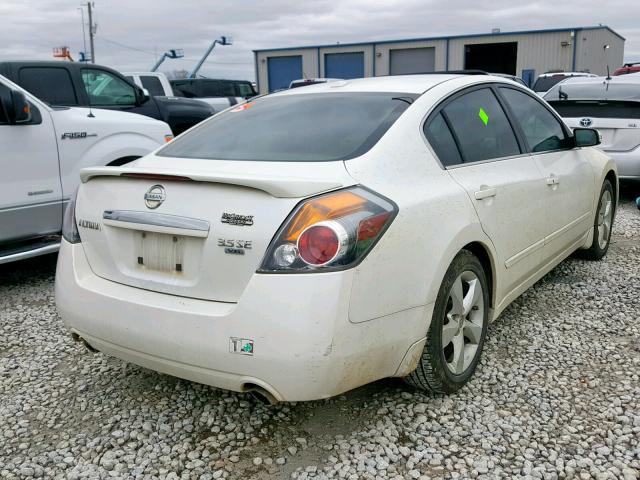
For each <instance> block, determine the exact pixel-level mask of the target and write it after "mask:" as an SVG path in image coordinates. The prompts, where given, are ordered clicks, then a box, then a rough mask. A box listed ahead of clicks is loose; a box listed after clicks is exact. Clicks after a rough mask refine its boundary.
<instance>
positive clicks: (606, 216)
mask: <svg viewBox="0 0 640 480" xmlns="http://www.w3.org/2000/svg"><path fill="white" fill-rule="evenodd" d="M615 209H616V205H615V200H614V195H613V186H612V185H611V182H610V181H609V180H605V181H604V183H603V184H602V190H601V191H600V200H599V201H598V210H597V212H596V218H595V221H594V225H593V241H592V242H591V247H589V248H588V249H587V250H580V251H579V253H580V256H581V257H582V258H586V259H588V260H600V259H601V258H602V257H604V256H605V255H606V254H607V250H609V243H610V241H611V230H612V227H613V216H614V213H615Z"/></svg>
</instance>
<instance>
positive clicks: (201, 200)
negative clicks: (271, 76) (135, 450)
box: [56, 74, 618, 402]
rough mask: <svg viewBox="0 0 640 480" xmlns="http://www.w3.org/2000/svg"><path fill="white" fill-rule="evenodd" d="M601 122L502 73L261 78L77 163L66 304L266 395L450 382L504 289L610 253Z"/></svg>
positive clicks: (132, 351)
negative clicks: (564, 112)
mask: <svg viewBox="0 0 640 480" xmlns="http://www.w3.org/2000/svg"><path fill="white" fill-rule="evenodd" d="M246 132H251V141H250V142H248V141H247V140H246ZM597 143H598V134H597V132H596V131H595V130H592V129H576V130H575V131H574V132H573V133H572V132H571V130H569V129H568V128H567V127H566V126H565V125H564V123H563V122H562V120H561V119H560V118H559V117H558V116H557V115H556V113H555V112H554V111H553V110H552V109H551V108H550V107H549V106H548V105H547V104H546V103H545V102H544V101H542V100H541V99H539V98H538V97H537V96H536V95H535V94H533V92H531V91H530V90H528V89H525V88H523V87H521V86H519V85H517V84H515V83H514V82H512V81H510V80H506V79H503V78H499V77H493V76H484V75H483V76H478V75H468V76H465V75H453V74H451V75H440V74H433V75H407V76H396V77H376V78H367V79H359V80H349V81H344V82H341V83H340V84H336V83H326V84H320V85H313V86H309V87H306V88H300V89H292V90H286V91H283V92H280V93H276V94H272V95H267V96H264V97H259V98H256V99H254V100H252V101H249V102H246V103H244V104H241V105H238V106H237V107H235V108H232V109H229V110H227V111H225V112H222V113H220V114H218V115H216V116H215V117H212V118H211V119H210V120H207V121H205V122H204V123H203V124H201V125H199V126H197V127H195V128H193V129H192V130H190V131H189V132H186V133H185V134H184V135H181V136H180V137H178V138H176V139H175V140H174V141H173V142H172V143H170V144H169V145H167V146H166V147H164V148H162V149H160V150H159V151H157V152H155V153H154V154H152V155H148V156H147V157H145V158H143V159H140V160H138V161H137V162H135V163H134V164H133V165H132V166H130V167H127V168H111V169H104V168H94V169H87V170H85V171H84V172H83V173H82V182H83V183H82V186H81V188H80V189H79V191H78V195H77V199H76V203H75V207H74V208H75V211H73V210H70V212H72V213H70V215H68V216H67V221H66V223H65V241H64V244H63V247H62V249H61V254H60V258H59V262H58V271H57V277H56V298H57V305H58V309H59V312H60V315H61V316H62V318H63V320H64V322H65V324H66V326H67V328H68V329H69V330H70V331H71V333H72V334H73V336H74V337H75V338H76V339H82V340H83V341H84V342H86V343H87V344H88V345H90V346H91V347H92V348H94V349H97V350H100V351H103V352H105V353H107V354H110V355H114V356H116V357H119V358H122V359H125V360H127V361H130V362H133V363H136V364H139V365H142V366H145V367H147V368H151V369H155V370H158V371H161V372H165V373H169V374H171V375H175V376H178V377H183V378H186V379H190V380H194V381H197V382H202V383H206V384H209V385H214V386H217V387H221V388H225V389H230V390H236V391H252V392H255V393H256V394H257V395H259V396H262V397H263V398H265V399H267V400H269V401H271V402H275V401H280V400H290V401H293V400H296V401H297V400H312V399H319V398H326V397H331V396H333V395H337V394H340V393H342V392H345V391H347V390H350V389H353V388H355V387H358V386H360V385H363V384H365V383H368V382H371V381H374V380H377V379H380V378H384V377H394V376H395V377H404V378H405V379H407V381H408V382H409V383H411V384H412V385H415V386H416V387H419V388H422V389H424V390H426V391H431V392H440V393H450V392H454V391H456V390H457V389H459V388H460V387H462V386H463V385H464V384H465V383H466V382H467V381H468V380H469V379H470V377H471V375H472V374H473V372H474V370H475V368H476V365H477V364H478V360H479V358H480V353H481V351H482V347H483V344H484V341H485V337H486V332H487V324H488V322H490V321H492V320H494V319H495V318H496V317H498V316H499V315H500V312H502V311H503V310H504V308H505V307H506V306H507V305H509V303H510V302H512V301H513V300H514V299H516V298H517V297H518V296H519V295H520V294H521V293H522V292H524V291H525V290H526V289H527V288H529V287H530V286H531V285H532V284H533V283H534V282H536V281H537V280H538V279H540V278H541V277H542V276H543V275H544V274H545V273H547V272H548V271H549V270H551V269H552V268H553V267H554V266H556V265H557V264H558V263H559V262H561V261H562V260H563V259H565V258H566V257H567V256H569V255H571V254H572V253H573V252H574V251H576V250H578V249H582V254H583V255H584V256H585V257H587V258H590V259H599V258H602V257H603V256H604V255H605V254H606V252H607V249H608V246H609V238H610V234H611V226H612V222H613V218H614V212H615V207H616V201H617V191H618V182H617V175H616V168H615V164H614V163H613V162H612V161H611V160H610V159H609V158H608V157H607V156H605V155H604V154H603V153H602V152H600V151H599V150H597V149H595V148H589V147H590V146H592V145H595V144H597Z"/></svg>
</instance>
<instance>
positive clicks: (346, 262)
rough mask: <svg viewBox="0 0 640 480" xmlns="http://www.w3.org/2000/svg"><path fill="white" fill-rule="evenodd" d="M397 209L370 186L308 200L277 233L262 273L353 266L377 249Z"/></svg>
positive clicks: (266, 256)
mask: <svg viewBox="0 0 640 480" xmlns="http://www.w3.org/2000/svg"><path fill="white" fill-rule="evenodd" d="M396 213H397V207H396V205H395V204H394V203H393V202H391V201H390V200H389V199H387V198H384V197H382V196H381V195H379V194H377V193H374V192H372V191H371V190H368V189H366V188H364V187H353V188H349V189H346V190H339V191H336V192H331V193H328V194H324V195H320V196H318V197H314V198H310V199H308V200H305V201H304V202H302V203H301V204H300V205H298V207H297V208H296V209H295V210H294V211H293V212H292V213H291V215H289V218H287V220H286V221H285V222H284V224H283V225H282V227H281V228H280V230H279V231H278V233H277V234H276V236H275V238H274V240H273V241H272V243H271V245H270V246H269V249H268V250H267V253H266V255H265V258H264V260H263V262H262V266H261V267H260V269H259V270H258V271H259V272H262V273H266V272H313V271H327V270H329V271H331V270H341V269H345V268H350V267H352V266H354V265H356V264H357V263H359V262H360V261H361V260H362V259H363V258H364V257H365V256H366V254H367V253H368V252H369V251H370V250H371V248H373V245H375V243H376V242H377V241H378V240H379V239H380V237H381V236H382V234H383V233H384V232H385V230H386V229H387V228H388V227H389V225H390V224H391V222H392V220H393V218H394V217H395V215H396Z"/></svg>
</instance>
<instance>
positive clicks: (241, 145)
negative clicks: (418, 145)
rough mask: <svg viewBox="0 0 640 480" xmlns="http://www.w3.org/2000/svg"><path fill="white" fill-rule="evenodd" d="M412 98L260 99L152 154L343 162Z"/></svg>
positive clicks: (389, 95) (363, 147) (307, 96)
mask: <svg viewBox="0 0 640 480" xmlns="http://www.w3.org/2000/svg"><path fill="white" fill-rule="evenodd" d="M399 97H403V98H399ZM415 97H416V96H415V95H412V94H407V93H321V94H294V95H270V96H266V97H261V98H258V99H256V100H254V101H251V102H249V103H245V104H242V105H239V106H237V107H235V108H232V109H230V110H227V111H225V112H223V113H220V114H218V115H216V116H214V117H212V118H211V119H209V120H207V121H206V122H204V123H202V124H201V125H200V126H199V127H197V128H195V129H194V130H191V131H190V132H187V133H185V134H183V135H180V136H179V137H177V138H176V139H175V140H174V141H173V142H171V143H170V144H168V145H167V146H166V147H165V148H163V149H162V150H160V151H159V152H158V155H159V156H163V157H186V158H201V159H211V160H262V161H273V162H278V161H282V162H323V161H332V160H346V159H349V158H354V157H357V156H360V155H362V154H364V153H365V152H367V151H368V150H369V149H370V148H371V147H373V145H375V144H376V143H377V142H378V140H380V138H382V136H383V135H384V134H385V132H386V131H387V130H388V129H389V127H391V125H392V124H393V123H394V122H395V121H396V119H397V118H398V117H399V116H400V115H401V114H402V113H403V112H404V111H405V110H406V109H407V108H408V107H409V102H408V101H407V100H408V99H415ZM247 132H250V135H249V137H247Z"/></svg>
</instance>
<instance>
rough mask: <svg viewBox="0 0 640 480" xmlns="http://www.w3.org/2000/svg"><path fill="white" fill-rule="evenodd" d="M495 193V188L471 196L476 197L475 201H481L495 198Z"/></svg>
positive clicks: (485, 189) (479, 191)
mask: <svg viewBox="0 0 640 480" xmlns="http://www.w3.org/2000/svg"><path fill="white" fill-rule="evenodd" d="M496 193H497V192H496V189H495V188H483V189H482V190H478V191H477V192H475V193H474V194H473V196H474V197H476V200H482V199H484V198H490V197H495V196H496Z"/></svg>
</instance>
